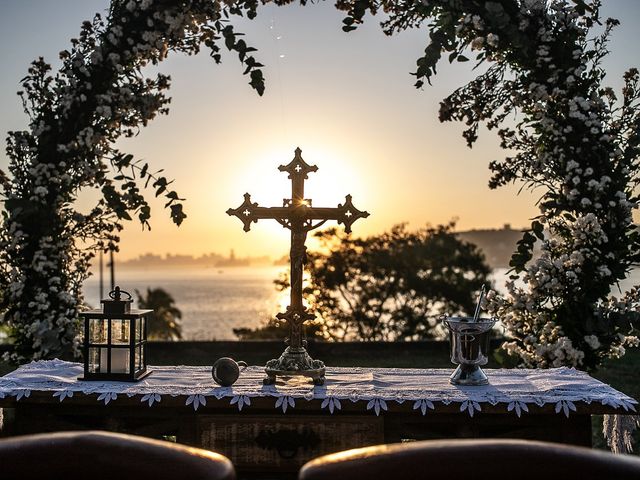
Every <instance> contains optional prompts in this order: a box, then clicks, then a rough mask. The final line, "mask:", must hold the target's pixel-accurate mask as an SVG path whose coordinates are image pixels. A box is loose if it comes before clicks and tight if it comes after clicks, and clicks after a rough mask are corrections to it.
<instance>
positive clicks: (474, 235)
mask: <svg viewBox="0 0 640 480" xmlns="http://www.w3.org/2000/svg"><path fill="white" fill-rule="evenodd" d="M456 235H457V236H458V237H459V238H460V239H461V240H465V241H467V242H470V243H474V244H476V245H477V246H478V247H479V248H480V250H482V252H483V253H484V254H485V256H486V257H487V263H488V264H489V265H490V266H491V268H506V267H508V266H509V260H510V259H511V255H512V254H513V252H514V251H515V249H516V243H517V242H518V240H520V239H521V238H522V232H521V231H520V230H513V229H512V228H511V226H510V225H508V224H507V225H505V226H504V227H503V228H501V229H492V230H469V231H467V232H457V233H456Z"/></svg>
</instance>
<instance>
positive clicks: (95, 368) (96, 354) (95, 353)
mask: <svg viewBox="0 0 640 480" xmlns="http://www.w3.org/2000/svg"><path fill="white" fill-rule="evenodd" d="M102 350H104V349H102V348H97V347H89V369H88V371H89V373H98V372H100V359H101V355H100V352H101V351H102ZM105 362H106V360H105ZM105 370H106V363H105Z"/></svg>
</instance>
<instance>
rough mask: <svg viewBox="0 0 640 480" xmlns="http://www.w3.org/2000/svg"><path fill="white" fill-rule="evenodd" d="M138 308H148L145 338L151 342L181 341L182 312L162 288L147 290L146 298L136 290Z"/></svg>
mask: <svg viewBox="0 0 640 480" xmlns="http://www.w3.org/2000/svg"><path fill="white" fill-rule="evenodd" d="M136 295H137V296H138V307H140V308H149V309H152V310H153V313H152V314H151V315H150V316H149V317H148V318H149V323H148V324H147V337H148V338H149V339H151V340H180V339H182V321H181V319H182V312H181V311H180V309H178V308H177V307H176V306H175V300H174V299H173V297H172V296H171V295H170V294H169V293H168V292H167V291H166V290H164V289H162V288H154V289H151V288H147V294H146V296H143V295H142V294H141V293H140V291H139V290H137V289H136Z"/></svg>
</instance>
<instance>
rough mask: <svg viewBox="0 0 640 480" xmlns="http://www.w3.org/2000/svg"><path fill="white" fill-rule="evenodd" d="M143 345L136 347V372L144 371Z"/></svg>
mask: <svg viewBox="0 0 640 480" xmlns="http://www.w3.org/2000/svg"><path fill="white" fill-rule="evenodd" d="M142 348H143V347H142V345H138V346H137V347H136V370H142V368H143V365H142Z"/></svg>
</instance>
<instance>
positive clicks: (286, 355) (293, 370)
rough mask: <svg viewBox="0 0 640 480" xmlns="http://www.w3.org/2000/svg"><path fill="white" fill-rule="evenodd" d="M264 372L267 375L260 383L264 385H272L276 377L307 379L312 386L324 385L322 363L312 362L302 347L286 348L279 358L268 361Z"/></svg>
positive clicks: (323, 367)
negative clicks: (302, 377) (300, 377)
mask: <svg viewBox="0 0 640 480" xmlns="http://www.w3.org/2000/svg"><path fill="white" fill-rule="evenodd" d="M264 370H265V373H266V374H267V377H266V378H265V379H264V380H263V381H262V383H263V384H264V385H273V384H274V383H276V377H285V378H287V377H295V376H304V377H309V378H311V379H312V380H313V384H314V385H324V380H325V378H324V374H325V366H324V362H322V361H321V360H313V359H312V358H311V357H310V356H309V354H308V353H307V350H306V349H305V348H304V347H287V348H286V349H285V351H284V352H283V353H282V355H280V358H274V359H273V360H269V361H268V362H267V364H266V365H265V369H264Z"/></svg>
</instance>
